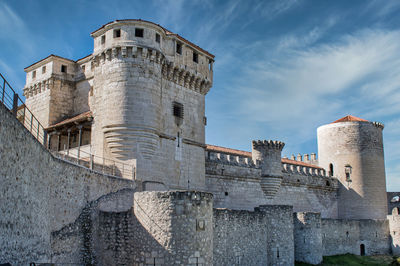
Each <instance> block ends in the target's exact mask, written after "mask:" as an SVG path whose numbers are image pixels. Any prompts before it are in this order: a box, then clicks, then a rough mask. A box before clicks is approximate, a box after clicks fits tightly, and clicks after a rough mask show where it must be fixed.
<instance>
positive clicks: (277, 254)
mask: <svg viewBox="0 0 400 266" xmlns="http://www.w3.org/2000/svg"><path fill="white" fill-rule="evenodd" d="M276 257H277V258H279V248H278V249H277V250H276Z"/></svg>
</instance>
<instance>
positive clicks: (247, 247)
mask: <svg viewBox="0 0 400 266" xmlns="http://www.w3.org/2000/svg"><path fill="white" fill-rule="evenodd" d="M91 36H92V37H93V39H94V50H93V53H92V54H91V55H89V56H87V57H85V58H82V59H79V60H77V61H73V60H70V59H66V58H62V57H59V56H55V55H50V56H49V57H47V58H45V59H43V60H41V61H39V62H36V63H34V64H33V65H31V66H29V67H27V68H25V72H26V73H27V76H26V86H25V88H24V96H25V97H26V102H25V106H26V107H27V108H28V109H29V110H31V111H32V113H33V114H34V116H35V117H36V118H37V119H38V120H39V122H40V124H42V125H43V127H44V128H45V131H46V140H45V143H44V144H45V146H43V145H41V144H40V143H38V142H37V140H36V139H35V138H34V137H33V136H32V135H31V134H30V132H29V131H27V130H26V129H24V126H23V125H21V124H19V122H18V120H17V119H15V118H14V117H12V114H11V113H10V112H8V111H7V109H6V108H4V107H3V106H1V107H2V108H0V111H1V112H0V115H1V120H0V121H1V123H0V136H1V142H0V156H1V158H2V159H1V160H0V174H1V175H0V178H2V183H4V186H3V188H1V189H0V192H1V194H0V199H1V201H0V210H1V213H3V214H4V215H2V216H1V217H0V233H1V234H2V237H1V238H0V246H2V247H4V248H3V249H2V250H0V264H1V263H7V262H8V263H11V264H12V265H19V264H26V263H30V262H36V263H54V264H63V263H65V264H71V263H72V264H95V265H293V264H294V262H295V261H302V262H307V263H311V264H318V263H320V262H321V261H322V256H329V255H336V254H345V253H352V254H358V255H373V254H399V253H400V249H399V243H400V238H399V234H400V216H399V215H398V211H397V209H396V210H395V211H394V212H393V213H391V212H388V201H387V193H386V180H385V166H384V153H383V140H382V130H383V124H381V123H378V122H369V121H367V120H364V119H361V118H357V117H354V116H346V117H344V118H341V119H339V120H337V121H335V122H333V123H330V124H327V125H324V126H321V127H319V128H318V131H317V132H318V134H317V135H318V158H317V155H316V154H310V155H308V154H306V155H304V156H302V155H301V154H299V155H297V156H296V157H295V156H292V157H291V158H282V156H281V151H282V149H283V148H284V145H285V144H284V143H282V142H280V141H271V140H268V141H266V140H263V141H253V142H252V151H251V152H246V151H240V150H235V149H230V148H224V147H219V146H213V145H207V144H206V143H205V126H206V124H207V118H206V116H205V96H206V94H207V92H208V91H209V90H210V88H211V87H212V83H213V63H214V55H212V54H210V53H209V52H207V51H205V50H204V49H202V48H200V47H198V46H197V45H195V44H193V43H191V42H190V41H188V40H186V39H184V38H183V37H181V36H179V35H177V34H175V33H172V32H170V31H168V30H166V29H165V28H163V27H161V26H160V25H157V24H154V23H152V22H148V21H143V20H116V21H114V22H110V23H108V24H106V25H104V26H102V27H101V28H99V29H97V30H96V31H94V32H92V33H91ZM24 110H25V109H24ZM17 118H18V115H17ZM18 119H19V120H21V119H20V118H18ZM24 119H25V118H24ZM49 151H50V152H49ZM54 154H62V155H63V156H64V157H60V156H54ZM65 158H77V159H78V164H76V163H71V161H69V160H67V159H65ZM79 160H83V161H85V160H86V161H89V160H90V162H91V163H92V164H95V165H100V164H103V165H104V164H107V163H105V162H106V161H107V160H112V161H117V162H122V163H124V164H126V165H131V166H132V169H134V171H133V172H134V173H133V174H130V175H128V176H127V175H124V171H123V169H121V167H118V166H115V164H114V166H113V171H114V172H113V174H110V175H105V174H102V173H99V172H97V171H95V170H94V169H93V168H92V167H90V169H88V168H86V167H84V166H82V165H80V164H79ZM108 166H110V165H108ZM115 171H116V172H119V173H121V174H120V175H119V176H116V175H115Z"/></svg>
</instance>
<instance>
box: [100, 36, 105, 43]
mask: <svg viewBox="0 0 400 266" xmlns="http://www.w3.org/2000/svg"><path fill="white" fill-rule="evenodd" d="M105 43H106V35H103V36H101V44H105Z"/></svg>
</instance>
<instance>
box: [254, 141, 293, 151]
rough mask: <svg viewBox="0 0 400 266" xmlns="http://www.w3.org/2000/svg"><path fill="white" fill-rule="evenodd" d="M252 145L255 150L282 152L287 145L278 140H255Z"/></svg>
mask: <svg viewBox="0 0 400 266" xmlns="http://www.w3.org/2000/svg"><path fill="white" fill-rule="evenodd" d="M252 145H253V148H254V149H261V148H267V149H275V150H282V149H283V147H285V143H283V142H281V141H278V140H253V141H252Z"/></svg>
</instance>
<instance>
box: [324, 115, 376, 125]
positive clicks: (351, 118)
mask: <svg viewBox="0 0 400 266" xmlns="http://www.w3.org/2000/svg"><path fill="white" fill-rule="evenodd" d="M341 122H369V121H368V120H365V119H362V118H359V117H356V116H352V115H347V116H345V117H342V118H340V119H338V120H336V121H334V122H332V123H331V124H334V123H341Z"/></svg>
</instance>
